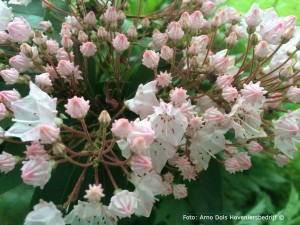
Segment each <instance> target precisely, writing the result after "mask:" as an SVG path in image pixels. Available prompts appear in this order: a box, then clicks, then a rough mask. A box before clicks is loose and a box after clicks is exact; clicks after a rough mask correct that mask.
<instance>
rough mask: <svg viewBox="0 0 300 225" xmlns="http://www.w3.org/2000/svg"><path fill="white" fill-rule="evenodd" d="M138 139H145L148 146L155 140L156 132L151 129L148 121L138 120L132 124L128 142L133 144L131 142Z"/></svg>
mask: <svg viewBox="0 0 300 225" xmlns="http://www.w3.org/2000/svg"><path fill="white" fill-rule="evenodd" d="M136 137H143V138H144V140H145V143H146V144H147V145H150V144H151V143H152V142H153V140H154V139H155V135H154V131H153V129H152V128H151V123H150V122H149V121H148V120H147V119H144V120H139V119H136V120H135V121H133V122H131V123H130V131H129V134H128V137H127V141H128V142H129V143H131V141H133V140H134V139H135V138H136Z"/></svg>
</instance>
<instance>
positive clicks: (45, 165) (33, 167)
mask: <svg viewBox="0 0 300 225" xmlns="http://www.w3.org/2000/svg"><path fill="white" fill-rule="evenodd" d="M21 170H22V176H21V177H22V179H23V182H24V183H25V184H28V185H32V186H34V187H40V188H41V189H43V188H44V186H45V184H46V183H47V182H48V181H49V179H50V177H51V170H52V166H51V162H50V161H46V160H45V158H44V157H40V156H36V157H31V158H30V159H29V161H23V166H22V168H21Z"/></svg>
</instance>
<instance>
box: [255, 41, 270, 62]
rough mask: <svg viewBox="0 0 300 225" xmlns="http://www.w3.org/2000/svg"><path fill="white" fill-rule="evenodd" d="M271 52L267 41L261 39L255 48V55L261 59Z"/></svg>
mask: <svg viewBox="0 0 300 225" xmlns="http://www.w3.org/2000/svg"><path fill="white" fill-rule="evenodd" d="M270 53H271V50H270V48H269V44H268V42H266V41H260V42H258V44H257V45H256V46H255V48H254V55H255V56H256V57H257V58H259V59H264V58H266V57H267V56H268V55H269V54H270Z"/></svg>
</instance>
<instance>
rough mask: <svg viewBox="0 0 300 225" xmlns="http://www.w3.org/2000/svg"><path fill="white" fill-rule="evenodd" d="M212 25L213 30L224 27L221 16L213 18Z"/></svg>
mask: <svg viewBox="0 0 300 225" xmlns="http://www.w3.org/2000/svg"><path fill="white" fill-rule="evenodd" d="M210 25H211V28H213V29H216V28H219V27H220V26H221V25H222V20H221V18H220V16H218V15H215V16H214V18H212V20H211V22H210Z"/></svg>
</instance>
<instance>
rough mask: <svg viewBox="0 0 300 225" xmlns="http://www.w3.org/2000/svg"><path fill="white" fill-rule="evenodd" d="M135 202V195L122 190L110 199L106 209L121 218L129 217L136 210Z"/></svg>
mask: <svg viewBox="0 0 300 225" xmlns="http://www.w3.org/2000/svg"><path fill="white" fill-rule="evenodd" d="M137 201H138V199H137V197H136V194H135V193H133V192H129V191H127V190H123V191H120V192H118V193H117V194H115V195H114V196H113V197H112V198H111V199H110V203H109V206H108V209H109V210H111V211H112V212H113V213H115V214H116V215H117V216H119V217H121V218H124V217H131V215H132V214H133V213H134V212H135V210H136V208H137Z"/></svg>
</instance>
